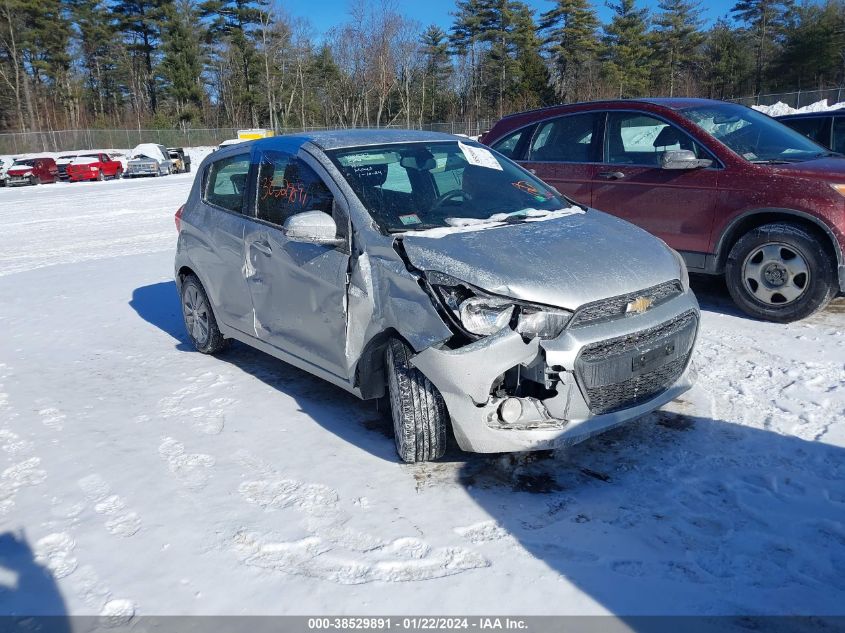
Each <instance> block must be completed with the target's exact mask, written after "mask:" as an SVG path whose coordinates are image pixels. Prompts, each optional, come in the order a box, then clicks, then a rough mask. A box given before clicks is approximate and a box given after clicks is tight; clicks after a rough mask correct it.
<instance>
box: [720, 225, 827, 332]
mask: <svg viewBox="0 0 845 633" xmlns="http://www.w3.org/2000/svg"><path fill="white" fill-rule="evenodd" d="M834 271H835V269H834V267H833V264H832V262H831V258H830V256H829V255H828V254H827V253H826V252H825V250H824V248H823V246H822V244H821V243H820V242H819V239H818V238H817V237H816V236H815V235H813V233H811V232H810V231H808V230H807V229H805V228H804V227H802V226H798V225H794V224H787V223H774V224H766V225H763V226H760V227H757V228H756V229H752V230H751V231H749V232H748V233H746V234H745V235H743V236H742V237H741V238H740V239H739V241H737V243H736V244H734V246H733V248H732V249H731V252H730V254H729V255H728V262H727V266H726V269H725V278H726V282H727V286H728V291H729V292H730V293H731V297H733V300H734V302H736V304H737V305H738V306H739V307H740V308H741V309H742V310H743V311H744V312H746V313H748V314H750V315H751V316H754V317H757V318H759V319H765V320H767V321H775V322H777V323H790V322H792V321H798V320H800V319H803V318H805V317H808V316H810V315H811V314H813V313H814V312H816V311H818V310H821V309H822V308H824V307H825V306H826V305H827V304H828V302H829V301H830V300H831V299H832V298H833V297H834V295H835V294H836V275H835V272H834Z"/></svg>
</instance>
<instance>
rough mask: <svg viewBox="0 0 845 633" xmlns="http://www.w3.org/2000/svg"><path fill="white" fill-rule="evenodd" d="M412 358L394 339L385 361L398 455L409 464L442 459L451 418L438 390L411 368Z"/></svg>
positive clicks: (402, 344)
mask: <svg viewBox="0 0 845 633" xmlns="http://www.w3.org/2000/svg"><path fill="white" fill-rule="evenodd" d="M412 355H413V352H412V351H411V349H410V348H409V347H408V346H407V345H405V344H404V343H403V342H402V341H399V340H397V339H392V340H391V341H390V343H389V345H388V346H387V352H386V358H385V362H386V365H387V381H388V382H387V387H388V395H389V396H390V411H391V414H392V416H393V433H394V439H395V442H396V452H397V453H399V457H400V458H401V459H402V461H403V462H406V463H409V464H412V463H414V462H425V461H430V460H434V459H438V458H440V457H443V453H444V452H445V451H446V420H447V419H448V415H449V414H448V413H447V411H446V405H445V403H444V402H443V397H442V396H441V395H440V392H439V391H437V388H436V387H435V386H434V385H433V384H431V381H430V380H429V379H428V378H426V377H425V375H423V373H422V372H421V371H420V370H419V369H417V368H416V367H414V366H412V365H411V362H410V360H411V356H412Z"/></svg>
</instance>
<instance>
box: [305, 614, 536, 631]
mask: <svg viewBox="0 0 845 633" xmlns="http://www.w3.org/2000/svg"><path fill="white" fill-rule="evenodd" d="M308 629H309V630H341V631H345V630H353V629H356V630H376V631H388V630H391V629H399V630H407V631H423V630H473V629H475V630H479V631H495V630H512V631H518V630H525V629H527V623H526V622H525V620H523V619H520V618H500V617H492V618H486V617H475V618H444V617H416V618H415V617H404V618H390V617H369V618H368V617H344V618H309V619H308Z"/></svg>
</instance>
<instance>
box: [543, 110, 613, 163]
mask: <svg viewBox="0 0 845 633" xmlns="http://www.w3.org/2000/svg"><path fill="white" fill-rule="evenodd" d="M597 118H598V117H597V116H596V115H595V114H594V113H592V112H590V113H586V114H574V115H570V116H564V117H560V118H558V119H553V120H551V121H546V122H545V123H542V124H541V125H540V127H539V129H538V130H537V134H536V135H535V136H534V140H533V141H532V142H531V151H530V152H529V155H528V160H529V161H562V162H568V163H586V162H590V161H592V160H593V156H592V153H593V152H592V146H593V145H592V144H593V136H594V134H595V127H596V121H597Z"/></svg>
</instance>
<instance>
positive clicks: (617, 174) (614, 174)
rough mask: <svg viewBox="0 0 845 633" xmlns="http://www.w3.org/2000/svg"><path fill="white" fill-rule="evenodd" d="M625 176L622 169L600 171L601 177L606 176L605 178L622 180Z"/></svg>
mask: <svg viewBox="0 0 845 633" xmlns="http://www.w3.org/2000/svg"><path fill="white" fill-rule="evenodd" d="M624 177H625V174H623V173H622V172H621V171H600V172H599V178H604V179H605V180H621V179H622V178H624Z"/></svg>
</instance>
